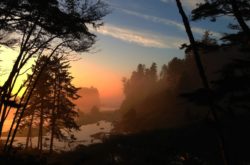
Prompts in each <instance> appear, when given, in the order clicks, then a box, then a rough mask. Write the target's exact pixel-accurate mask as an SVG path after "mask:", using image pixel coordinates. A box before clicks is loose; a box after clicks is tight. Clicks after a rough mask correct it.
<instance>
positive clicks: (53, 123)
mask: <svg viewBox="0 0 250 165" xmlns="http://www.w3.org/2000/svg"><path fill="white" fill-rule="evenodd" d="M55 123H56V115H55V108H53V109H52V118H51V137H50V149H49V152H50V154H51V153H52V152H53V145H54V136H55Z"/></svg>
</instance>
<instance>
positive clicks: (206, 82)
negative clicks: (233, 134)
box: [176, 0, 229, 165]
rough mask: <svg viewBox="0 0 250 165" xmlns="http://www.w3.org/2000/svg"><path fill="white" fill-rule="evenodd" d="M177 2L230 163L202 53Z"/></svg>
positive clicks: (224, 154) (225, 164) (224, 158)
mask: <svg viewBox="0 0 250 165" xmlns="http://www.w3.org/2000/svg"><path fill="white" fill-rule="evenodd" d="M176 4H177V7H178V9H179V13H180V15H181V16H182V19H183V24H184V26H185V29H186V32H187V35H188V38H189V41H190V44H191V46H192V50H193V53H194V57H195V62H196V66H197V69H198V71H199V75H200V78H201V80H202V83H203V86H204V88H205V89H206V90H207V92H208V94H209V108H210V111H211V113H212V116H213V120H214V122H215V125H216V132H217V135H218V141H219V143H220V151H221V154H222V160H223V162H224V165H229V161H228V155H227V152H226V150H225V140H224V136H223V133H222V130H221V126H220V123H219V119H218V116H217V113H216V110H215V106H214V101H213V98H212V95H211V89H210V86H209V83H208V80H207V76H206V74H205V70H204V67H203V65H202V62H201V59H200V54H199V52H198V48H197V46H196V42H195V39H194V36H193V33H192V30H191V27H190V24H189V20H188V18H187V15H186V13H185V12H184V10H183V7H182V4H181V1H180V0H176Z"/></svg>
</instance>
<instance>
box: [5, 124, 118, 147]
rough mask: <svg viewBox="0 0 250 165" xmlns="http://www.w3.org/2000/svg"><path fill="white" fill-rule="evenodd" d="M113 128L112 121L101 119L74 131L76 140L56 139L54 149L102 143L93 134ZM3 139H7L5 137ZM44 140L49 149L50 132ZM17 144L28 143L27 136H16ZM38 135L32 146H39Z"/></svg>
mask: <svg viewBox="0 0 250 165" xmlns="http://www.w3.org/2000/svg"><path fill="white" fill-rule="evenodd" d="M112 128H113V126H112V123H110V122H106V121H100V122H98V123H94V124H87V125H83V126H81V127H80V131H76V132H74V133H73V134H74V136H75V137H76V140H75V141H74V142H61V141H58V140H56V139H55V141H54V149H55V151H60V150H72V149H74V148H75V147H76V146H77V145H80V144H82V145H89V144H92V143H100V142H101V140H99V139H95V138H93V136H92V135H95V134H97V133H109V132H110V131H111V129H112ZM3 139H5V138H4V137H3ZM43 139H44V140H43V141H44V149H45V150H46V149H49V142H50V140H49V139H50V134H49V133H48V134H47V135H46V136H44V137H43ZM15 140H16V141H15V143H14V144H15V145H16V146H24V145H25V143H26V137H16V139H15ZM37 140H38V139H37V137H33V138H32V147H36V146H37V144H36V143H37Z"/></svg>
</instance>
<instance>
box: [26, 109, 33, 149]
mask: <svg viewBox="0 0 250 165" xmlns="http://www.w3.org/2000/svg"><path fill="white" fill-rule="evenodd" d="M34 115H35V111H33V113H32V117H31V121H30V124H29V130H28V134H27V138H26V144H25V149H28V148H29V142H30V143H31V144H30V146H31V148H32V139H31V138H32V123H33V120H34Z"/></svg>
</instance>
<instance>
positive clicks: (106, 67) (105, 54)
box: [75, 0, 230, 100]
mask: <svg viewBox="0 0 250 165" xmlns="http://www.w3.org/2000/svg"><path fill="white" fill-rule="evenodd" d="M105 1H106V2H107V3H108V4H109V8H110V9H111V11H112V12H111V13H110V14H109V15H107V16H106V17H105V18H104V23H105V24H104V26H102V27H101V28H99V29H97V30H94V29H91V31H92V32H94V33H95V34H96V35H97V36H98V41H97V43H96V45H95V46H94V48H93V50H92V51H91V52H92V53H87V54H86V53H85V54H84V55H83V56H82V60H80V61H78V62H76V63H77V65H76V66H77V67H75V70H79V69H80V67H81V68H82V70H83V72H84V69H85V70H87V72H90V73H91V72H92V71H91V68H93V67H94V66H96V68H98V69H99V70H102V73H105V75H100V74H99V79H98V78H96V79H95V81H87V82H84V81H82V80H83V79H85V80H86V79H91V77H88V76H91V75H94V73H93V74H89V75H88V76H87V75H86V74H85V75H84V74H82V77H81V78H78V80H76V81H78V84H80V85H81V86H95V87H97V88H98V89H99V91H100V94H101V95H102V93H108V92H107V91H105V90H110V91H111V89H112V91H116V92H111V93H112V94H111V93H110V95H108V96H104V97H108V98H109V99H113V100H122V83H121V79H122V77H129V76H130V74H131V72H132V71H133V70H135V68H136V67H137V65H138V64H139V63H142V64H146V65H147V66H149V65H151V63H152V62H156V63H157V64H158V68H159V70H160V68H161V66H162V65H163V64H167V63H168V61H170V60H171V59H172V58H174V57H179V58H183V57H184V53H183V51H182V50H179V47H180V45H181V44H182V43H187V42H188V40H187V36H186V33H185V29H184V26H183V25H182V20H181V17H180V15H179V13H178V10H177V7H176V4H175V0H105ZM182 1H183V6H184V9H185V11H186V12H187V15H188V16H190V11H191V9H192V8H193V7H194V6H195V4H196V3H198V2H199V1H201V0H182ZM229 21H230V20H229V19H228V18H224V19H220V20H218V21H217V23H211V22H209V21H208V20H205V21H198V22H191V25H192V30H193V33H194V35H195V37H196V39H200V38H201V36H202V34H203V33H204V32H205V31H206V30H209V31H210V32H212V34H213V36H214V37H217V38H218V37H220V36H221V33H223V32H225V31H227V25H228V23H229ZM89 65H92V67H85V68H84V66H89ZM98 69H97V70H96V73H95V74H98ZM111 74H112V75H111ZM77 76H78V74H77ZM77 76H75V77H76V79H77ZM95 76H96V75H95ZM109 77H113V78H112V79H110V80H109ZM80 80H81V81H80ZM100 82H103V83H101V85H100ZM115 83H119V85H117V86H116V88H117V89H113V88H114V85H113V84H115ZM104 84H105V85H104ZM104 88H105V89H104ZM115 98H116V99H115ZM117 98H119V99H117Z"/></svg>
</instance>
